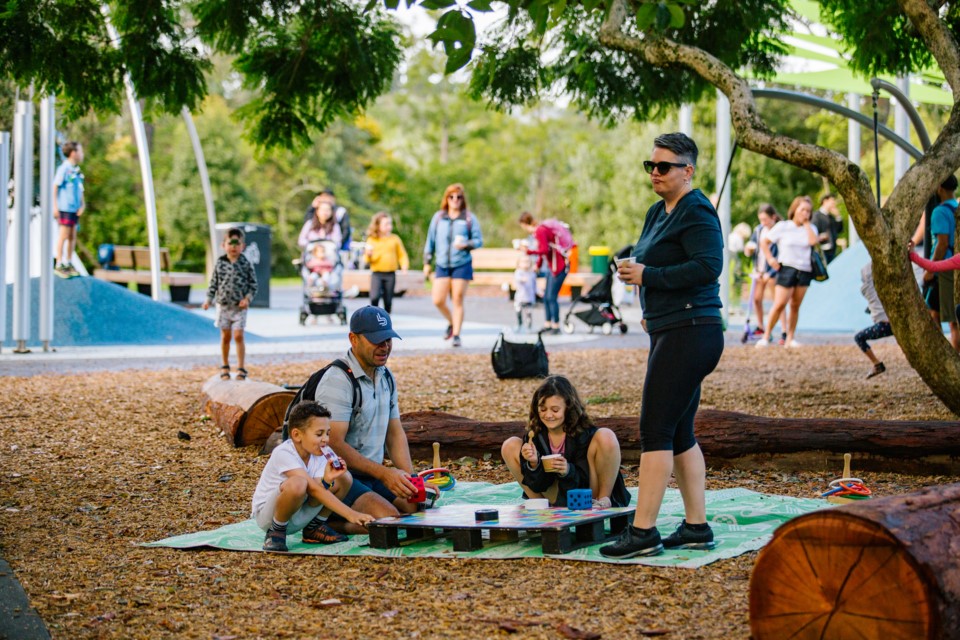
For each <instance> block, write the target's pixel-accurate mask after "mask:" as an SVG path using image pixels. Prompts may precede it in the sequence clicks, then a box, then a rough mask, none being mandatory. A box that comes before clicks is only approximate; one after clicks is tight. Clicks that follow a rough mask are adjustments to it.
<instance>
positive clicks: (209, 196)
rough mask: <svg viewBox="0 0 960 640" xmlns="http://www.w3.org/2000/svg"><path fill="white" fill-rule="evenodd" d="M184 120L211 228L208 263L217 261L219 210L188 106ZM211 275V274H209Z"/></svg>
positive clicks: (208, 223)
mask: <svg viewBox="0 0 960 640" xmlns="http://www.w3.org/2000/svg"><path fill="white" fill-rule="evenodd" d="M181 113H182V114H183V120H184V122H186V123H187V133H188V134H190V143H191V144H193V155H194V156H195V157H196V159H197V170H198V171H199V172H200V185H201V186H202V187H203V201H204V203H206V205H207V226H208V227H209V228H210V260H208V261H207V264H208V265H214V264H216V262H217V210H216V209H215V208H214V206H213V190H212V189H211V188H210V175H209V174H208V173H207V161H206V158H204V155H203V146H202V145H201V144H200V136H199V135H197V127H196V126H194V124H193V116H192V115H190V110H189V109H187V108H186V107H184V108H183V110H182V111H181ZM211 268H212V266H211ZM207 275H210V274H207Z"/></svg>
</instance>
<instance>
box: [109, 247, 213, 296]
mask: <svg viewBox="0 0 960 640" xmlns="http://www.w3.org/2000/svg"><path fill="white" fill-rule="evenodd" d="M170 264H171V260H170V250H169V249H167V248H166V247H161V249H160V282H161V283H163V284H166V285H168V286H169V287H170V300H171V301H172V302H180V303H185V302H189V301H190V287H191V286H192V285H195V284H204V283H205V282H206V280H207V277H206V275H204V274H202V273H185V272H181V271H171V270H170ZM93 276H94V277H95V278H99V279H100V280H106V281H107V282H115V283H117V284H119V285H123V286H125V287H126V286H128V285H129V284H130V283H131V282H135V283H136V284H137V291H139V292H140V293H142V294H144V295H151V293H152V291H151V280H150V248H149V247H128V246H122V245H114V247H113V262H111V263H110V264H109V265H107V266H106V267H105V268H100V269H94V270H93Z"/></svg>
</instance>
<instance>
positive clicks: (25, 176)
mask: <svg viewBox="0 0 960 640" xmlns="http://www.w3.org/2000/svg"><path fill="white" fill-rule="evenodd" d="M13 154H14V178H15V180H16V182H15V184H14V198H15V201H14V207H15V211H16V214H15V216H14V219H13V221H14V224H13V236H14V278H15V279H14V282H13V340H14V342H16V344H17V347H16V348H15V349H14V350H13V352H14V353H30V350H29V349H27V341H28V340H29V339H30V209H31V208H32V205H33V103H32V102H29V101H27V100H18V101H17V109H16V115H15V118H14V128H13Z"/></svg>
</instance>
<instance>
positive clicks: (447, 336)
mask: <svg viewBox="0 0 960 640" xmlns="http://www.w3.org/2000/svg"><path fill="white" fill-rule="evenodd" d="M452 337H453V325H452V324H448V325H447V330H446V331H444V332H443V339H444V340H449V339H450V338H452Z"/></svg>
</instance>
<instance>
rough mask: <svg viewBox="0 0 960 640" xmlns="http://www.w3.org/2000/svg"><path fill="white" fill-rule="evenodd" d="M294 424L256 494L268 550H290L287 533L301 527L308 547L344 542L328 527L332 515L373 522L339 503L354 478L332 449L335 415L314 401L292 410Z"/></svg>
mask: <svg viewBox="0 0 960 640" xmlns="http://www.w3.org/2000/svg"><path fill="white" fill-rule="evenodd" d="M289 425H290V439H289V440H286V441H285V442H283V443H282V444H280V445H279V446H278V447H277V448H276V449H274V450H273V453H271V454H270V459H269V460H268V461H267V464H266V466H265V467H264V468H263V472H262V473H261V474H260V482H258V483H257V489H256V491H254V493H253V508H252V513H251V517H253V518H254V519H255V520H256V521H257V524H258V525H259V526H260V528H261V529H263V530H264V531H266V532H267V535H266V538H265V539H264V541H263V550H264V551H286V550H287V534H288V533H295V532H297V531H300V530H301V529H302V530H303V541H304V542H306V543H308V544H331V543H334V542H343V541H345V540H346V539H347V536H345V535H343V534H342V533H338V532H336V531H334V530H333V529H331V528H330V527H328V526H327V524H326V516H328V515H329V514H330V512H331V511H333V512H335V513H337V514H339V515H341V516H343V518H344V519H346V520H347V521H348V522H352V523H353V524H358V525H361V526H363V525H366V524H367V523H368V522H372V521H373V520H374V518H373V516H370V515H367V514H365V513H360V512H359V511H354V510H353V509H351V508H350V507H348V506H347V505H345V504H343V502H341V501H340V499H341V498H342V497H343V496H345V495H347V492H348V491H349V490H350V485H351V476H350V474H349V473H347V465H346V463H345V462H344V461H343V458H340V457H338V456H337V455H336V454H335V453H333V450H332V449H329V447H328V446H327V445H328V444H329V442H330V411H329V410H328V409H327V408H326V407H324V406H323V405H321V404H319V403H317V402H314V401H312V400H307V401H304V402H300V403H299V404H297V406H295V407H294V408H293V409H292V410H291V411H290V419H289ZM328 461H329V462H330V464H329V465H328V464H327V462H328ZM338 467H339V468H338Z"/></svg>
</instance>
